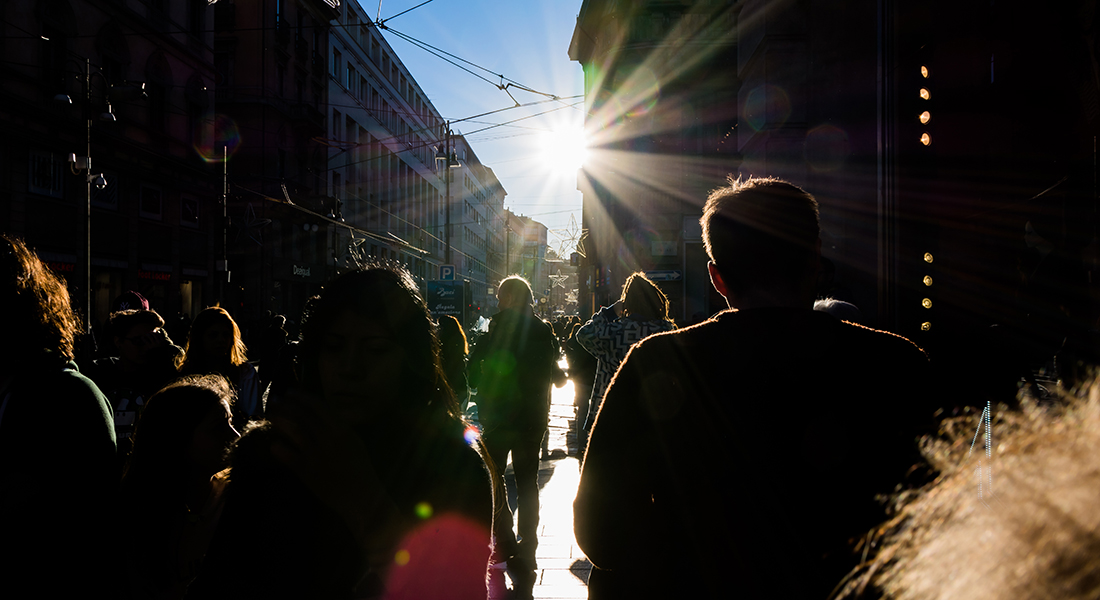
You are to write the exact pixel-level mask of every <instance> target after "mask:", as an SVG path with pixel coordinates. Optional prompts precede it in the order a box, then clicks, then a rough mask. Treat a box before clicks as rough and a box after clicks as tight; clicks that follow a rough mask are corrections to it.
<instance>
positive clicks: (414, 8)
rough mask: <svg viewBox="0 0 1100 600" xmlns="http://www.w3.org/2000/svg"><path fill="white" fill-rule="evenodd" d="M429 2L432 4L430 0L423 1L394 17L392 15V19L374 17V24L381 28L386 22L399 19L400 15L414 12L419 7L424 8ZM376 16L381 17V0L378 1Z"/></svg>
mask: <svg viewBox="0 0 1100 600" xmlns="http://www.w3.org/2000/svg"><path fill="white" fill-rule="evenodd" d="M429 2H432V0H424V1H423V2H421V3H420V4H417V5H416V6H414V7H412V8H409V9H406V10H403V11H401V12H399V13H397V14H396V15H394V16H392V17H386V18H385V19H379V18H378V17H375V24H376V25H378V26H379V27H381V26H382V24H383V23H385V22H386V21H392V20H393V19H396V18H397V17H400V16H401V15H403V14H405V13H407V12H411V11H414V10H416V9H418V8H420V7H421V6H424V5H425V4H427V3H429ZM378 16H379V17H380V16H382V0H378Z"/></svg>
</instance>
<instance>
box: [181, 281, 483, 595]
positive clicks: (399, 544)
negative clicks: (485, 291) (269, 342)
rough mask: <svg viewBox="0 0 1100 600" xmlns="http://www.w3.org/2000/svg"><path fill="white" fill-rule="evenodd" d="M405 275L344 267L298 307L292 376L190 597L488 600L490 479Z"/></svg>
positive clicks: (248, 447) (233, 481)
mask: <svg viewBox="0 0 1100 600" xmlns="http://www.w3.org/2000/svg"><path fill="white" fill-rule="evenodd" d="M438 344H439V342H438V338H437V337H436V333H435V325H434V323H433V322H432V320H431V316H430V314H429V313H428V308H427V305H426V304H425V302H424V300H423V298H422V297H421V296H420V294H419V292H418V291H417V288H416V283H415V282H414V281H413V280H412V276H411V275H409V274H408V273H407V272H406V271H403V270H400V271H398V270H396V269H394V268H391V267H371V268H367V269H365V270H361V271H352V272H349V273H345V274H344V275H341V276H340V277H338V278H337V279H336V280H334V281H332V282H331V283H329V284H326V285H325V287H324V289H323V290H322V292H321V294H320V295H319V296H317V297H315V298H313V299H312V300H311V301H310V303H309V305H308V306H307V308H306V314H305V316H304V317H303V318H302V329H301V344H300V346H301V348H300V352H299V355H298V358H299V363H298V366H299V368H300V370H301V386H300V387H299V388H298V389H297V390H294V391H291V392H288V393H287V394H286V396H285V397H284V398H283V399H282V400H281V401H279V402H277V403H275V404H274V405H273V406H272V410H271V411H270V413H269V415H268V416H269V419H270V421H269V422H262V423H258V424H253V425H252V426H251V427H250V429H249V431H246V432H245V434H244V436H243V437H242V438H241V439H240V441H239V442H238V443H237V445H236V447H235V449H234V450H233V454H232V457H231V469H232V470H231V478H230V484H229V488H228V490H227V491H226V507H225V512H224V513H223V515H222V520H221V523H220V525H219V527H218V532H217V534H216V536H215V539H214V541H213V542H212V544H211V548H210V551H209V552H208V553H207V555H206V559H205V560H204V562H203V568H202V571H201V572H200V575H199V577H198V578H197V579H196V580H195V582H194V583H193V584H192V585H191V588H190V590H189V592H188V594H189V597H191V598H202V599H206V598H234V599H238V598H264V599H267V598H294V599H298V598H383V597H384V598H410V599H411V598H419V599H424V600H431V599H443V598H447V599H452V598H453V599H457V600H465V599H473V598H477V599H478V600H481V599H484V598H485V597H486V595H487V588H486V575H487V571H488V560H489V553H490V548H489V545H490V540H491V534H490V531H491V527H492V516H493V493H492V481H493V478H492V476H491V475H490V473H489V471H488V470H487V467H486V463H485V462H484V460H483V459H482V457H481V455H480V454H479V447H480V444H479V442H478V440H477V435H476V430H474V429H472V428H470V429H467V427H466V424H465V423H464V422H463V421H462V419H461V418H460V417H459V415H458V407H457V405H456V404H455V402H454V397H453V396H452V395H451V393H450V391H449V389H448V387H447V386H446V385H444V377H443V373H442V370H441V369H440V366H439V355H438V351H439V346H438Z"/></svg>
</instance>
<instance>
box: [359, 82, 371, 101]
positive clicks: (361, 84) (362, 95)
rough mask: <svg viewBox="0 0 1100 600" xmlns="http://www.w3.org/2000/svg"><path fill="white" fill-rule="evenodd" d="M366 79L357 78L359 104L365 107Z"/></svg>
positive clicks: (367, 87)
mask: <svg viewBox="0 0 1100 600" xmlns="http://www.w3.org/2000/svg"><path fill="white" fill-rule="evenodd" d="M369 87H370V86H369V85H368V84H367V79H366V78H365V77H360V78H359V103H360V104H363V105H366V103H367V90H368V89H369Z"/></svg>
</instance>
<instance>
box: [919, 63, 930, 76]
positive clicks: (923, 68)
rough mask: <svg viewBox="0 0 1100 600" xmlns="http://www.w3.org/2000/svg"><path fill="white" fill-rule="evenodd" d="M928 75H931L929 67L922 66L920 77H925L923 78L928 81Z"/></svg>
mask: <svg viewBox="0 0 1100 600" xmlns="http://www.w3.org/2000/svg"><path fill="white" fill-rule="evenodd" d="M928 75H929V73H928V67H926V66H924V65H921V68H920V76H921V77H923V78H925V79H928Z"/></svg>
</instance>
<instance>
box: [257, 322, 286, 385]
mask: <svg viewBox="0 0 1100 600" xmlns="http://www.w3.org/2000/svg"><path fill="white" fill-rule="evenodd" d="M268 315H269V316H268V320H267V326H266V327H264V330H263V333H262V334H261V335H260V344H259V347H258V348H257V350H258V351H257V352H256V358H257V359H259V361H260V367H259V369H257V372H258V375H259V377H260V390H261V391H262V390H264V389H265V388H267V385H268V384H269V383H271V381H272V379H275V378H277V377H278V376H279V372H280V370H281V369H283V368H285V365H284V364H283V361H282V360H280V357H281V355H282V353H283V351H284V350H285V349H286V346H287V343H288V339H287V338H288V337H289V334H287V331H286V329H284V326H285V325H286V317H284V316H283V315H272V314H270V312H269V313H268Z"/></svg>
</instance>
